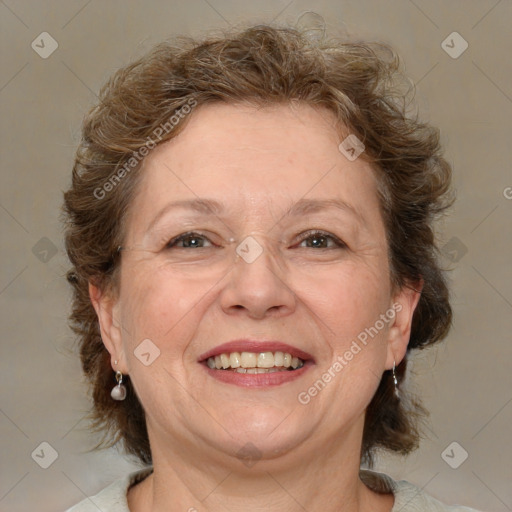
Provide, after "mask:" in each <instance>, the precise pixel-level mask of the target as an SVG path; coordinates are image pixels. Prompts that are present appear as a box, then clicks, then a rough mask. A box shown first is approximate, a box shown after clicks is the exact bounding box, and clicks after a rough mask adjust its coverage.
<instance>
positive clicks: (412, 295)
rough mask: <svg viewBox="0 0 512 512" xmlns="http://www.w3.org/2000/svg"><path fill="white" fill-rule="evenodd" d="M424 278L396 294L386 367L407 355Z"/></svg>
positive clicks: (397, 363) (388, 368) (390, 366)
mask: <svg viewBox="0 0 512 512" xmlns="http://www.w3.org/2000/svg"><path fill="white" fill-rule="evenodd" d="M422 289H423V280H421V281H419V282H417V283H414V284H413V285H406V286H404V287H402V288H401V290H400V291H399V293H398V294H397V295H395V298H394V301H393V305H392V308H393V309H394V311H395V318H394V322H393V326H392V327H391V328H390V330H389V336H388V353H387V359H386V369H387V370H390V369H391V368H393V363H396V365H397V366H398V365H399V364H400V362H401V361H402V359H403V358H404V356H405V352H406V350H407V345H408V344H409V338H410V336H411V327H412V318H413V315H414V311H415V310H416V306H417V305H418V302H419V300H420V297H421V290H422Z"/></svg>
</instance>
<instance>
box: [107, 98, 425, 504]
mask: <svg viewBox="0 0 512 512" xmlns="http://www.w3.org/2000/svg"><path fill="white" fill-rule="evenodd" d="M249 112H250V113H251V114H252V115H251V116H247V113H248V111H247V110H246V109H241V108H240V107H234V106H228V105H211V106H209V107H208V108H204V109H203V110H202V111H201V113H199V112H196V113H195V117H194V118H192V119H190V123H189V125H188V127H187V130H185V131H183V132H182V133H181V134H180V135H179V136H178V137H176V139H173V140H172V141H170V142H169V143H167V144H164V145H162V146H161V147H160V148H158V149H157V150H155V155H151V156H150V157H149V158H148V160H147V162H146V163H147V165H146V172H145V174H144V176H142V180H141V187H140V189H139V190H138V193H137V194H136V196H135V199H134V202H133V204H132V211H131V216H130V221H129V222H128V223H127V240H129V241H136V240H137V239H141V238H142V237H143V236H144V233H145V230H146V229H147V226H148V224H149V223H150V222H151V220H152V219H154V218H155V215H156V214H157V212H158V211H160V210H161V208H162V207H163V205H165V204H168V203H169V202H170V201H172V200H176V199H177V198H183V197H190V190H189V188H190V189H191V190H193V191H194V197H195V196H198V197H206V196H207V195H208V196H209V195H210V194H212V195H213V196H215V197H217V198H222V199H223V200H224V201H226V203H227V204H228V205H230V206H231V205H233V206H234V209H233V212H236V211H237V210H238V211H240V209H241V208H242V207H243V208H245V210H246V212H247V215H245V216H243V217H242V218H236V217H233V218H231V217H227V220H230V222H229V225H230V228H231V229H233V231H234V232H236V233H237V234H239V236H240V237H242V235H243V236H246V235H247V234H248V233H252V234H253V235H254V237H255V238H257V239H261V241H262V243H263V246H264V249H265V250H264V252H263V254H262V255H261V256H260V258H258V259H257V260H256V261H254V262H253V263H251V264H246V263H245V262H243V261H241V260H238V261H237V262H236V263H235V264H234V265H231V266H230V265H229V264H226V265H224V264H223V265H221V266H219V267H218V268H217V266H216V264H215V262H214V263H213V266H208V265H201V264H198V263H196V264H195V265H194V264H192V263H187V264H183V261H182V260H181V261H180V257H179V256H174V258H177V259H176V260H175V261H174V263H173V262H172V259H171V261H168V262H167V263H165V262H164V261H162V260H159V259H160V258H161V257H162V255H163V253H162V252H160V253H157V254H152V255H149V256H141V255H142V254H143V251H142V252H141V251H136V250H135V251H130V250H128V251H126V253H125V254H124V255H123V259H122V264H121V272H120V280H121V283H122V287H121V293H120V295H119V297H118V298H117V299H116V301H115V305H114V307H113V311H114V316H115V317H116V319H118V323H119V324H121V325H124V326H127V327H128V328H127V332H129V333H131V336H129V335H127V334H125V333H120V332H116V330H115V328H110V330H109V329H108V326H107V328H106V336H105V338H106V345H107V348H109V350H110V351H111V354H112V357H114V354H117V356H119V355H120V356H119V357H118V358H119V367H120V368H121V369H122V371H123V372H126V373H128V374H129V375H130V377H131V380H132V383H133V385H134V387H135V390H136V392H137V394H138V396H139V397H140V400H141V402H142V403H143V404H144V407H145V410H146V418H147V425H148V433H149V437H150V442H151V445H152V453H153V460H154V467H155V473H154V475H152V476H151V477H148V478H147V479H146V480H144V481H143V482H141V483H140V484H138V485H137V486H136V487H134V488H133V490H132V491H131V492H130V493H129V502H130V506H132V505H133V510H134V511H135V512H140V511H143V510H152V511H158V510H165V509H166V506H168V505H169V504H170V503H172V504H173V506H177V504H178V503H179V504H180V506H181V507H184V509H187V507H188V506H190V503H194V502H195V501H194V500H195V499H196V498H195V497H194V495H195V496H205V495H208V494H209V493H210V492H211V490H212V489H213V488H216V487H217V485H218V482H219V475H221V474H222V475H225V474H228V473H229V472H230V471H231V472H232V474H231V475H230V476H229V477H228V478H227V479H226V481H225V482H223V484H221V485H220V486H219V487H217V488H216V491H215V492H214V493H212V494H211V495H210V496H209V498H208V500H207V501H206V502H204V503H203V505H205V506H207V507H208V508H207V509H208V510H218V509H219V507H220V506H221V504H223V506H225V504H226V496H229V500H230V501H229V502H230V503H232V507H233V508H232V510H237V509H240V507H242V506H243V507H244V508H247V509H249V510H250V509H254V510H256V509H257V508H259V507H261V506H265V508H266V509H268V510H272V509H276V508H277V505H276V504H279V510H290V511H291V510H296V509H297V503H296V502H295V501H293V500H291V499H290V496H289V495H291V496H293V497H294V498H295V499H296V500H297V501H298V502H299V503H302V505H303V506H304V507H305V508H306V509H307V510H311V511H316V510H323V511H330V510H332V511H334V510H336V511H339V510H340V506H343V510H344V511H347V512H352V511H359V510H367V509H368V510H369V509H372V510H389V509H390V504H391V503H392V497H391V498H390V496H387V497H382V496H377V495H376V494H375V493H373V492H372V491H370V490H369V489H368V488H366V487H365V486H364V485H363V484H362V483H361V482H360V481H359V480H358V468H359V462H360V461H359V457H360V444H361V436H362V429H363V424H364V411H365V408H366V407H367V405H368V403H369V401H370V400H371V398H372V396H373V394H374V393H375V390H376V386H377V385H378V380H377V379H375V378H373V377H372V376H371V375H370V374H369V372H371V373H373V374H374V375H378V374H381V373H382V372H383V371H384V370H385V369H386V368H390V367H391V365H392V361H393V358H394V357H396V358H397V360H399V359H400V358H401V357H403V354H404V352H405V347H406V345H407V339H408V337H407V335H408V329H409V328H410V323H409V322H410V316H411V315H412V311H413V309H414V305H415V298H414V296H413V295H411V294H410V292H406V293H405V295H404V296H399V297H395V296H392V292H391V285H390V279H389V268H388V267H389V265H388V256H387V247H386V236H385V229H384V225H383V221H382V217H381V214H380V208H379V203H378V198H377V192H376V184H375V179H374V177H373V173H372V172H371V170H370V169H369V167H368V164H367V163H365V162H364V161H362V160H357V161H355V162H351V163H350V164H349V163H345V161H344V160H343V159H344V157H343V156H342V155H341V153H339V152H338V149H337V134H336V132H335V131H334V130H331V131H328V130H327V129H326V128H325V124H324V122H323V119H322V117H320V116H319V114H318V113H317V112H316V111H315V110H314V109H311V108H310V107H307V106H303V107H302V108H301V109H298V111H297V112H300V115H301V116H303V118H304V120H305V122H304V123H302V124H297V123H296V121H295V117H294V116H291V115H290V114H289V111H288V108H287V107H284V106H282V107H280V108H276V109H274V110H273V111H266V110H259V111H258V112H257V114H256V113H254V112H252V111H250V110H249ZM210 123H215V125H216V126H217V132H213V131H211V130H209V128H208V127H209V125H210ZM283 125H284V126H286V127H287V130H281V129H280V127H282V126H283ZM233 127H237V129H236V130H235V131H234V132H233V135H231V137H232V139H231V141H230V144H229V148H227V147H225V148H223V147H222V144H223V141H224V144H226V142H225V141H226V140H227V138H226V136H225V134H223V133H222V130H223V129H225V130H227V131H228V132H229V133H231V132H232V129H233ZM214 133H216V135H215V134H214ZM210 134H211V135H210ZM235 134H236V135H235ZM247 138H251V139H252V140H254V141H256V143H255V145H254V147H256V148H257V147H266V145H270V146H271V147H276V148H277V147H279V150H280V151H277V150H276V151H261V152H260V151H254V152H249V154H247V151H248V150H247V149H246V150H244V151H242V150H240V149H239V148H240V147H245V148H247V147H248V145H245V146H244V144H238V143H237V142H238V140H237V139H239V140H240V141H242V142H243V141H244V140H246V139H247ZM197 140H201V148H202V151H201V152H200V153H198V152H195V153H194V152H193V151H191V148H192V147H193V146H194V144H195V141H197ZM156 152H158V153H159V154H158V155H157V154H156ZM326 153H327V155H326V156H323V155H324V154H326ZM329 153H330V154H329ZM290 156H292V157H293V158H291V157H290ZM201 158H203V159H206V160H207V161H208V162H209V166H210V168H211V169H214V170H215V172H211V173H209V174H208V175H205V172H204V166H203V164H202V162H201ZM333 158H335V159H338V161H339V162H340V164H341V165H340V169H336V172H333V173H329V174H328V175H326V176H325V178H324V179H322V180H320V181H318V180H319V177H320V176H322V175H323V174H324V171H323V168H324V167H326V166H327V165H330V164H329V162H330V161H331V160H332V159H333ZM160 159H163V160H168V161H172V162H173V170H174V172H175V173H177V174H176V175H177V176H179V177H180V179H179V180H178V179H177V178H176V176H173V174H172V173H169V172H168V171H167V170H165V168H164V166H162V165H161V164H159V163H158V162H159V160H160ZM322 159H323V160H322ZM280 160H282V162H288V164H286V165H285V164H284V163H282V162H280ZM312 160H315V162H316V165H314V166H312V165H310V164H311V161H312ZM290 162H291V163H290ZM244 165H245V166H246V167H247V168H248V170H247V171H246V172H245V173H244V174H241V172H242V171H241V169H242V168H243V166H244ZM272 168H273V169H279V171H275V172H273V174H272V179H271V180H269V175H268V169H272ZM185 169H186V171H185ZM249 169H250V170H251V171H252V172H251V171H249ZM307 169H309V171H308V170H307ZM313 169H316V170H315V171H312V170H313ZM315 172H316V173H317V174H315ZM292 175H293V176H294V179H293V180H290V176H292ZM315 182H318V183H317V184H316V185H315V187H314V190H312V191H310V193H309V194H308V197H313V196H314V197H317V196H318V197H322V198H326V197H331V196H332V195H333V192H334V191H339V192H340V193H342V194H346V195H349V196H350V197H351V203H355V204H354V207H355V208H356V209H357V208H359V209H361V207H362V206H363V205H364V208H363V209H364V216H365V220H366V229H362V228H361V229H359V230H358V232H359V240H357V243H356V244H353V247H352V248H351V249H350V250H346V249H339V250H338V249H336V250H335V251H333V252H332V254H333V255H332V256H331V255H330V254H331V252H329V253H328V254H329V256H328V258H326V260H327V261H326V260H323V259H322V257H321V256H318V255H317V254H316V253H315V251H317V250H316V249H311V248H309V249H308V248H302V249H301V251H303V253H301V254H299V253H298V252H296V253H293V256H290V257H288V256H287V257H286V258H284V257H283V255H282V253H281V252H279V251H276V250H268V249H272V244H270V245H269V244H267V243H266V240H267V234H266V230H268V229H270V228H271V227H272V226H273V224H274V220H273V217H274V215H272V213H271V212H270V211H269V208H268V198H269V197H271V198H272V199H273V201H274V202H273V204H274V205H275V206H276V209H277V205H285V204H290V199H293V200H294V202H297V201H299V200H300V199H301V198H302V195H303V194H304V193H305V192H307V191H308V190H309V189H310V188H311V183H315ZM269 185H270V187H269ZM284 197H286V198H288V201H287V202H285V201H284ZM281 207H282V206H281ZM283 214H284V211H283V212H281V216H282V215H283ZM324 215H325V216H326V217H324ZM328 216H329V215H328V213H327V211H326V212H324V213H322V215H318V214H314V215H313V214H310V215H308V216H305V217H304V219H301V222H300V225H301V226H302V221H304V225H308V223H309V222H310V221H312V219H315V223H316V222H318V223H319V224H321V225H322V226H312V227H319V228H320V227H322V229H323V230H325V231H327V232H328V231H329V229H328V225H327V224H328V222H327V221H325V220H322V219H325V218H327V217H328ZM335 218H336V219H338V218H339V219H341V218H346V219H347V222H349V221H348V219H349V218H350V219H351V220H352V222H354V217H352V216H349V214H348V213H347V214H343V215H342V214H341V212H339V213H336V217H335ZM316 219H318V220H316ZM217 222H218V221H217ZM281 224H283V222H281ZM281 224H278V225H276V228H275V229H276V231H277V233H280V232H281V229H284V228H281ZM323 224H326V226H325V228H324V226H323ZM184 231H185V230H184ZM285 231H286V230H285ZM335 234H336V233H335ZM280 236H282V235H280ZM274 249H275V248H274ZM289 250H290V251H292V250H291V249H286V250H285V251H286V252H288V251H289ZM295 250H296V249H293V251H295ZM189 251H197V249H190V250H189ZM213 251H215V250H213ZM208 254H209V253H208ZM336 255H338V256H336ZM182 257H184V256H182ZM187 257H189V256H187ZM194 258H198V257H196V256H193V257H192V260H191V261H194ZM324 258H325V256H324ZM163 259H164V260H165V257H163ZM159 261H160V263H159ZM205 261H209V260H208V258H205ZM226 261H227V260H226ZM397 299H399V300H400V301H401V302H402V303H403V304H404V313H403V314H401V315H400V320H399V321H400V322H401V324H396V325H395V324H394V325H393V326H386V328H384V329H383V330H382V331H381V332H380V333H379V335H378V336H377V337H376V338H375V339H373V340H372V342H371V344H369V345H368V346H367V347H366V348H365V350H364V351H362V353H361V354H360V355H359V356H358V357H357V358H354V359H353V361H351V363H350V364H349V365H347V367H346V368H345V369H344V370H343V372H342V373H341V374H340V375H339V376H338V377H337V378H336V379H334V380H333V382H332V383H331V384H330V385H329V386H328V387H327V388H325V389H324V390H323V391H322V392H321V393H319V395H318V396H317V397H315V400H313V401H311V403H310V404H308V405H307V406H299V405H298V403H297V399H296V397H297V393H298V392H299V391H302V390H304V389H305V388H307V386H309V385H310V384H311V383H312V382H314V381H315V380H316V379H317V378H318V377H319V376H320V375H321V374H322V373H323V372H324V371H325V370H326V369H327V368H329V367H330V366H331V365H332V364H333V362H334V361H335V359H336V356H337V355H339V354H342V353H343V352H344V351H345V350H346V349H347V348H348V346H349V345H350V342H351V340H352V339H354V338H355V336H356V335H357V334H358V332H361V331H362V330H363V329H364V327H366V326H368V325H372V324H373V323H374V321H375V319H377V318H378V317H379V315H380V314H381V313H383V312H384V311H386V309H388V308H389V307H390V306H391V304H392V303H393V301H394V300H397ZM397 318H398V316H397ZM397 322H398V320H397ZM254 332H259V333H260V334H259V337H260V338H261V339H282V340H284V341H287V342H289V343H290V344H292V345H296V346H297V347H299V348H302V349H305V350H307V351H309V352H311V353H312V354H314V356H315V360H316V363H317V364H316V366H315V368H313V369H312V371H310V372H309V374H308V376H307V378H306V376H305V377H304V378H303V379H299V380H298V381H295V383H288V384H286V385H284V386H279V387H278V388H279V389H277V388H274V389H266V390H261V391H257V390H247V389H244V388H239V387H236V386H231V385H226V384H223V383H219V382H217V381H214V380H212V378H211V377H209V376H207V375H206V374H205V373H204V371H202V370H201V368H200V367H198V363H197V361H196V359H197V355H198V354H200V353H202V352H204V351H205V350H207V349H208V348H211V347H212V346H215V345H217V344H218V343H222V342H224V341H227V340H230V339H233V338H236V337H241V336H251V335H254V334H252V333H254ZM211 333H215V335H214V336H213V337H212V336H211ZM109 338H110V340H111V341H110V342H109ZM145 338H149V339H151V340H152V341H153V342H154V343H155V344H156V345H157V346H158V347H159V348H160V350H161V355H160V357H159V358H158V359H156V360H155V362H154V363H153V364H152V365H151V366H150V367H149V368H146V367H145V366H143V365H141V364H140V362H139V361H138V360H137V359H136V358H135V357H134V355H133V351H134V349H135V348H136V346H137V345H138V343H139V342H140V340H142V339H145ZM117 356H116V357H117ZM299 382H300V384H299ZM355 382H357V386H354V383H355ZM233 404H236V407H233ZM226 410H229V412H230V414H228V415H226V414H225V411H226ZM284 418H286V419H285V421H283V419H284ZM276 425H279V426H278V427H277V428H276V427H275V426H276ZM269 432H270V434H269ZM247 442H251V443H253V444H254V445H255V446H257V447H258V449H259V450H261V452H262V454H263V458H262V459H261V460H259V461H258V462H257V464H256V465H255V466H254V467H253V468H251V469H249V468H246V467H244V466H243V465H242V464H241V463H240V461H239V460H238V459H237V457H236V455H237V451H238V450H239V449H240V447H242V446H244V445H245V444H246V443H247ZM171 454H172V455H171ZM320 468H321V469H320ZM319 469H320V471H319ZM322 472H325V473H326V474H327V473H329V475H330V477H329V480H326V479H325V478H323V479H322V478H320V477H319V475H321V474H322ZM269 475H272V478H271V479H269V478H268V477H269ZM299 475H300V476H299ZM271 481H274V483H275V482H280V483H281V485H282V487H281V486H271V485H270V482H271ZM301 481H308V482H311V486H306V487H305V486H303V485H302V484H300V482H301ZM315 482H317V483H316V484H315ZM317 487H319V488H322V489H323V493H324V497H319V496H317V495H316V492H314V493H313V495H312V494H311V491H309V490H308V489H315V488H317ZM283 488H284V489H286V492H284V491H283ZM170 489H172V491H170ZM236 489H239V491H237V492H235V490H236ZM263 489H265V492H263ZM234 493H235V494H236V495H238V496H239V497H240V500H241V501H240V502H239V501H237V500H236V499H234V497H233V494H234ZM283 493H284V494H283ZM287 493H288V494H289V495H288V496H287ZM325 497H329V500H327V499H325ZM166 504H167V505H166ZM386 507H387V508H386Z"/></svg>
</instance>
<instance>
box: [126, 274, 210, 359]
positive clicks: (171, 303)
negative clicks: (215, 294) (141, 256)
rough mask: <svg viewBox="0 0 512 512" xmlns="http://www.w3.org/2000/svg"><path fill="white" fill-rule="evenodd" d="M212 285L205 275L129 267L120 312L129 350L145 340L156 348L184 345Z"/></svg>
mask: <svg viewBox="0 0 512 512" xmlns="http://www.w3.org/2000/svg"><path fill="white" fill-rule="evenodd" d="M213 284H214V282H213V283H212V280H211V279H206V276H205V275H204V273H202V274H201V277H198V276H195V277H194V276H193V275H191V274H190V273H188V274H186V275H184V274H183V273H180V272H171V270H170V269H169V268H166V267H162V268H156V269H155V267H154V266H149V265H143V264H139V265H134V266H132V267H128V268H127V269H126V272H125V280H124V281H122V287H121V311H122V321H123V327H125V332H124V334H125V336H126V340H127V341H128V342H129V344H130V346H131V347H132V348H133V347H134V346H136V345H137V344H139V343H140V342H141V341H142V340H144V339H147V338H149V339H150V340H152V341H153V342H154V343H155V344H156V345H157V346H159V347H164V346H165V344H166V343H169V341H168V340H172V341H173V343H174V344H176V342H177V340H181V342H180V345H182V344H183V343H186V342H187V339H188V338H189V337H190V334H188V335H187V333H189V332H190V329H191V327H190V324H191V320H192V319H194V318H196V320H192V325H196V324H197V315H198V314H200V312H201V311H202V309H203V308H204V304H205V303H206V302H207V300H208V292H209V291H210V290H211V289H212V285H213ZM176 346H177V345H176ZM173 352H175V351H173ZM171 355H172V354H171Z"/></svg>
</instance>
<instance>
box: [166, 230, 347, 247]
mask: <svg viewBox="0 0 512 512" xmlns="http://www.w3.org/2000/svg"><path fill="white" fill-rule="evenodd" d="M313 237H318V238H320V237H321V238H326V239H328V240H332V241H333V242H334V243H335V244H336V247H321V249H342V248H343V249H344V248H347V244H345V242H343V241H342V240H340V239H339V238H337V237H336V236H334V235H332V234H330V233H326V232H325V231H319V230H312V231H307V232H306V233H303V234H302V235H301V236H300V240H299V244H300V243H302V242H304V241H305V240H307V239H308V238H313ZM187 238H203V239H206V240H208V241H209V242H210V243H212V244H213V242H211V240H209V239H208V237H207V236H205V235H201V233H197V232H195V231H190V232H188V233H183V234H181V235H179V236H177V237H174V238H173V239H172V240H170V241H169V242H167V244H166V246H165V248H166V249H173V248H174V247H175V245H176V243H178V242H182V241H184V240H186V239H187ZM214 245H215V244H214ZM178 249H188V247H178ZM199 249H202V247H199Z"/></svg>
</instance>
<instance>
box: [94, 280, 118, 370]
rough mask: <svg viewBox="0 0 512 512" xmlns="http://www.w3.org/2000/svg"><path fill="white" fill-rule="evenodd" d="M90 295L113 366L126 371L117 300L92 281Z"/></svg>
mask: <svg viewBox="0 0 512 512" xmlns="http://www.w3.org/2000/svg"><path fill="white" fill-rule="evenodd" d="M89 297H90V299H91V303H92V305H93V307H94V310H95V311H96V315H97V317H98V322H99V325H100V332H101V339H102V341H103V344H104V345H105V348H106V349H107V350H108V351H109V353H110V357H111V360H112V368H114V366H115V369H116V370H120V371H122V372H123V373H126V365H125V364H124V363H125V361H124V352H123V344H122V337H121V327H120V324H119V322H118V320H117V318H116V316H117V301H116V300H115V299H114V298H113V297H112V296H111V295H110V294H109V293H106V292H105V291H104V290H102V289H101V288H100V287H99V286H97V285H95V284H94V283H92V282H89ZM114 361H116V364H115V365H114Z"/></svg>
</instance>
